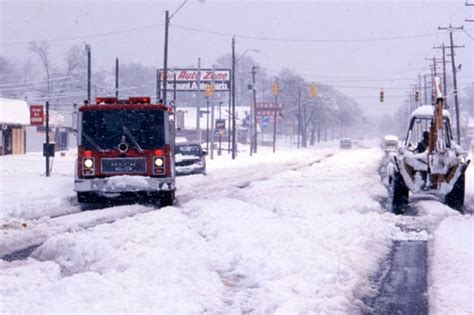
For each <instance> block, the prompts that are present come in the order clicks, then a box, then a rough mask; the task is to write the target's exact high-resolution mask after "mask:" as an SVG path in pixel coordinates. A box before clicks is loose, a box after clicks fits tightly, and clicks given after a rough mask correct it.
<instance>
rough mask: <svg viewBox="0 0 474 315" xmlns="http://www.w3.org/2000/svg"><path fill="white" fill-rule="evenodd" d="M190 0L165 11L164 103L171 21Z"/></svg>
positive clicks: (202, 0)
mask: <svg viewBox="0 0 474 315" xmlns="http://www.w3.org/2000/svg"><path fill="white" fill-rule="evenodd" d="M188 1H189V0H184V1H183V3H181V5H180V6H179V7H178V8H177V9H176V10H175V11H174V12H173V14H171V16H170V15H169V11H168V10H166V12H165V44H164V49H165V51H164V55H163V73H164V76H163V103H164V104H166V98H167V97H166V94H167V83H168V33H169V25H170V21H171V19H172V18H173V16H175V15H176V13H178V11H179V10H181V8H182V7H184V5H185V4H186V3H187V2H188ZM204 1H205V0H199V2H201V3H203V2H204Z"/></svg>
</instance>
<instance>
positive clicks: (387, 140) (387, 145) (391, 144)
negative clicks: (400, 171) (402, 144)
mask: <svg viewBox="0 0 474 315" xmlns="http://www.w3.org/2000/svg"><path fill="white" fill-rule="evenodd" d="M398 141H399V140H398V137H397V136H392V135H388V136H385V137H384V138H383V143H382V148H383V150H384V151H385V152H386V153H390V152H396V151H397V149H398Z"/></svg>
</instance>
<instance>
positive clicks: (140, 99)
mask: <svg viewBox="0 0 474 315" xmlns="http://www.w3.org/2000/svg"><path fill="white" fill-rule="evenodd" d="M128 103H129V104H150V103H151V98H150V97H148V96H134V97H129V98H128Z"/></svg>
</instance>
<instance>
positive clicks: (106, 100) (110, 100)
mask: <svg viewBox="0 0 474 315" xmlns="http://www.w3.org/2000/svg"><path fill="white" fill-rule="evenodd" d="M95 103H96V104H116V103H117V98H116V97H96V98H95Z"/></svg>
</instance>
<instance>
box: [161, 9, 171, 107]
mask: <svg viewBox="0 0 474 315" xmlns="http://www.w3.org/2000/svg"><path fill="white" fill-rule="evenodd" d="M169 24H170V17H169V11H168V10H166V12H165V44H164V49H165V51H164V54H163V73H164V76H163V103H164V104H165V105H166V96H167V95H166V94H167V93H166V92H167V88H168V87H167V84H168V31H169Z"/></svg>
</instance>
